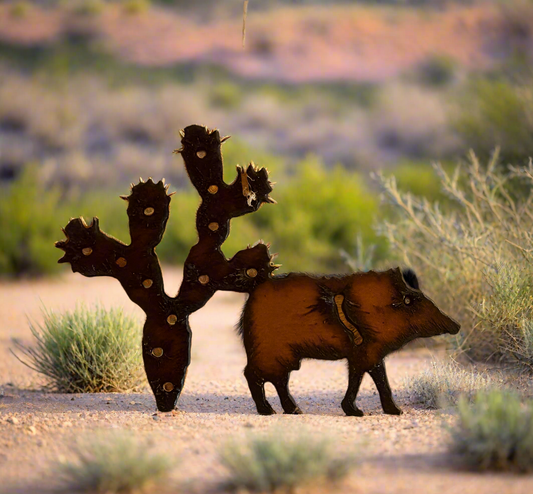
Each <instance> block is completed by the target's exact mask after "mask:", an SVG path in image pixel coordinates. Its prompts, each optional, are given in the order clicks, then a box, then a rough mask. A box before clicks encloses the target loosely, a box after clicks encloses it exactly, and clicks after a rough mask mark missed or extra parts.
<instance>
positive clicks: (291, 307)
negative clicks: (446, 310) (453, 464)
mask: <svg viewBox="0 0 533 494" xmlns="http://www.w3.org/2000/svg"><path fill="white" fill-rule="evenodd" d="M459 328H460V326H459V324H457V323H456V322H455V321H453V320H452V319H451V318H449V317H448V316H447V315H445V314H443V313H442V312H441V311H440V310H439V309H438V308H437V306H436V305H435V304H434V303H433V302H432V301H431V300H430V299H428V298H427V297H426V296H424V294H423V293H422V292H421V291H420V290H419V286H418V280H417V278H416V275H415V274H414V272H413V271H411V270H408V271H404V273H403V274H402V272H401V271H400V269H399V268H396V269H390V270H388V271H385V272H374V271H370V272H368V273H355V274H352V275H347V276H329V277H317V276H309V275H306V274H300V273H290V274H288V275H280V276H274V277H272V278H270V279H268V280H266V281H265V282H264V283H262V284H261V285H259V286H258V287H257V288H256V289H255V290H254V291H253V292H252V294H251V295H250V298H249V299H248V301H247V302H246V304H245V306H244V310H243V313H242V317H241V322H240V331H241V334H242V338H243V342H244V346H245V349H246V354H247V356H248V364H247V366H246V368H245V370H244V375H245V377H246V379H247V381H248V385H249V387H250V391H251V393H252V397H253V399H254V401H255V404H256V407H257V411H258V412H259V413H260V414H263V415H270V414H273V413H275V411H274V410H273V408H272V407H271V406H270V404H269V403H268V401H267V400H266V398H265V390H264V384H265V382H271V383H272V384H273V385H274V387H275V388H276V391H277V392H278V395H279V398H280V401H281V405H282V407H283V410H284V412H285V413H292V414H298V413H302V412H301V410H300V408H299V407H298V405H297V404H296V402H295V401H294V398H293V397H292V396H291V394H290V392H289V386H288V385H289V377H290V373H291V371H293V370H298V369H299V368H300V362H301V360H302V359H304V358H313V359H322V360H339V359H343V358H346V359H347V360H348V370H349V383H348V389H347V391H346V395H345V397H344V399H343V401H342V409H343V410H344V412H345V413H346V415H355V416H362V415H363V412H362V411H361V410H359V409H358V408H357V407H356V406H355V399H356V397H357V393H358V391H359V386H360V384H361V381H362V379H363V375H364V374H365V372H368V373H369V374H370V376H371V377H372V379H373V380H374V383H375V384H376V387H377V389H378V392H379V396H380V399H381V404H382V406H383V410H384V412H385V413H388V414H400V413H401V410H400V409H399V408H398V407H397V405H396V404H395V403H394V400H393V397H392V392H391V389H390V386H389V382H388V379H387V374H386V371H385V364H384V361H383V359H384V358H385V357H386V356H387V355H388V354H390V353H391V352H394V351H396V350H398V349H400V348H401V347H402V346H403V345H405V344H406V343H407V342H409V341H411V340H414V339H415V338H419V337H430V336H436V335H440V334H444V333H450V334H456V333H457V332H458V331H459Z"/></svg>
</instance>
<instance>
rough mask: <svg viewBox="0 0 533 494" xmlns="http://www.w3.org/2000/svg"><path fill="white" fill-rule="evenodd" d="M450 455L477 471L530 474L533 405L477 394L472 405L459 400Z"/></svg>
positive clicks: (500, 395) (503, 395)
mask: <svg viewBox="0 0 533 494" xmlns="http://www.w3.org/2000/svg"><path fill="white" fill-rule="evenodd" d="M451 434H452V445H451V447H452V451H454V452H456V453H458V454H459V455H461V456H462V457H463V458H464V460H465V461H466V462H467V464H468V465H470V466H471V467H473V468H476V469H479V470H512V471H518V472H531V471H533V403H529V404H528V405H527V406H523V405H522V403H521V402H520V398H519V397H518V396H516V395H515V394H510V393H502V392H498V391H492V392H490V393H480V394H479V395H478V396H476V398H475V400H474V403H473V404H470V403H469V402H468V400H466V399H465V398H462V399H460V400H459V421H458V424H457V425H456V426H455V427H454V428H453V429H452V431H451Z"/></svg>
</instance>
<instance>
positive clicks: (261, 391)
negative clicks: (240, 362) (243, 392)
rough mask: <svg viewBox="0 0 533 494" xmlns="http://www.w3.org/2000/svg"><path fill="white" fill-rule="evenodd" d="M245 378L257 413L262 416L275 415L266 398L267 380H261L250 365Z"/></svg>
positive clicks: (245, 372)
mask: <svg viewBox="0 0 533 494" xmlns="http://www.w3.org/2000/svg"><path fill="white" fill-rule="evenodd" d="M244 377H246V380H247V381H248V387H249V388H250V393H252V398H253V399H254V401H255V406H256V408H257V413H259V414H260V415H274V414H275V413H276V412H275V410H274V409H273V408H272V407H271V406H270V403H269V402H268V401H267V400H266V397H265V380H264V379H262V378H260V377H259V376H258V375H257V374H256V373H255V372H254V370H253V369H251V368H250V366H249V365H247V366H246V367H245V369H244Z"/></svg>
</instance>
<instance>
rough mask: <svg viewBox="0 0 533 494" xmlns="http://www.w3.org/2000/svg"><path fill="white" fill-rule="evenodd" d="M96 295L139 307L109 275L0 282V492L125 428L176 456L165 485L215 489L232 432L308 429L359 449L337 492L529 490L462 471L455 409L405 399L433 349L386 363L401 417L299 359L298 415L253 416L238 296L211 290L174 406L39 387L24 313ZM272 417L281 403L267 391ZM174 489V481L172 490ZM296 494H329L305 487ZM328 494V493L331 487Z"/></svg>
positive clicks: (195, 321) (330, 370) (336, 370)
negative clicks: (16, 349)
mask: <svg viewBox="0 0 533 494" xmlns="http://www.w3.org/2000/svg"><path fill="white" fill-rule="evenodd" d="M165 279H166V281H167V292H168V293H175V292H176V290H177V288H178V286H179V282H180V272H179V271H178V270H175V269H170V268H167V269H165ZM79 301H85V302H86V303H89V304H90V303H93V302H96V301H100V302H101V303H103V304H104V305H105V306H122V307H124V308H125V309H126V310H127V311H129V312H131V313H134V314H137V315H138V316H139V319H142V313H141V312H140V311H139V310H138V309H137V308H136V307H135V306H133V304H132V303H131V302H130V301H129V300H128V299H127V297H126V295H125V294H124V292H123V291H122V289H121V288H120V286H119V284H118V282H116V281H115V280H112V279H105V278H93V279H86V278H83V277H82V276H80V275H77V274H76V275H74V274H71V273H68V274H65V275H64V276H62V277H60V278H58V279H55V280H52V281H50V280H44V281H31V282H30V281H22V282H15V283H5V282H4V283H0V395H2V392H3V397H0V492H2V493H33V492H46V491H49V490H51V489H53V488H54V487H56V486H57V485H58V480H57V478H56V475H55V474H54V467H53V464H54V462H56V461H58V459H59V458H61V457H62V456H63V457H66V456H68V452H69V445H70V444H71V443H72V442H73V440H74V439H75V438H76V437H78V436H80V435H83V434H87V433H89V432H90V431H95V430H99V429H129V430H132V431H135V433H136V434H138V435H139V436H147V437H150V438H151V439H152V440H153V441H154V443H155V444H157V446H158V447H160V448H161V449H162V450H163V451H165V452H168V454H169V455H173V456H174V457H175V458H176V471H175V475H174V479H173V484H172V485H170V486H169V492H177V491H178V490H179V491H180V492H211V491H215V490H217V489H218V485H219V484H220V482H221V481H222V480H223V478H224V474H225V472H224V470H223V468H222V467H221V466H220V464H219V462H218V459H217V453H216V451H217V448H218V447H219V445H220V444H222V443H224V442H225V441H227V440H228V439H230V438H236V437H237V438H238V437H241V436H245V435H246V434H249V433H250V432H251V431H252V432H253V431H264V430H270V429H272V428H282V429H283V428H288V429H290V430H292V431H297V430H298V429H303V430H305V431H307V433H309V434H317V435H322V436H328V437H332V438H335V440H336V441H337V442H338V450H339V451H341V452H343V451H346V452H353V451H355V452H359V453H360V456H361V458H362V461H361V463H360V464H359V465H358V466H357V467H356V468H355V469H354V471H353V473H352V475H351V476H350V477H349V479H348V480H347V481H346V482H345V483H344V484H343V485H342V486H341V487H338V488H337V492H354V493H355V492H357V493H358V492H365V493H404V492H405V493H407V492H409V493H437V492H439V493H441V492H451V493H476V494H477V493H479V492H483V493H491V492H494V493H496V492H497V493H499V494H502V493H531V492H533V476H516V475H507V474H477V473H471V472H467V471H464V470H461V469H460V468H459V466H458V464H457V461H456V459H454V458H453V457H451V456H450V455H448V454H447V451H446V450H447V440H448V439H447V433H446V432H445V430H444V429H443V423H450V422H452V421H453V420H454V416H453V414H451V413H447V412H434V411H426V410H423V409H422V408H420V407H417V406H414V405H411V404H409V403H408V400H407V395H406V391H405V389H404V388H403V379H404V378H405V376H407V375H414V374H416V373H417V372H420V370H421V369H422V368H423V367H424V366H425V365H427V364H428V362H429V360H430V359H431V358H432V355H431V352H430V351H428V350H417V351H405V352H401V353H398V354H396V355H394V356H391V357H390V358H389V359H388V364H387V365H388V371H389V376H390V380H391V384H392V387H393V390H394V392H395V395H396V397H397V401H398V403H399V404H400V406H401V407H402V408H403V410H404V415H402V416H400V417H391V416H385V415H383V414H382V411H381V407H380V404H379V400H378V397H377V394H376V391H375V388H374V387H373V385H371V383H370V380H369V379H367V378H365V380H364V382H363V386H362V389H361V392H360V395H359V399H358V404H359V406H360V407H361V408H362V409H363V410H364V411H365V413H366V414H367V415H366V416H365V417H362V418H353V417H345V416H344V415H343V413H342V411H341V409H340V401H341V399H342V396H343V393H344V391H345V387H346V372H345V366H344V363H343V362H333V363H332V362H318V361H308V362H304V364H303V365H302V369H301V370H300V371H299V372H297V373H294V374H293V378H292V381H291V384H292V391H293V394H294V395H295V397H296V400H297V401H298V403H299V404H300V407H301V408H302V409H303V410H304V411H305V412H306V414H305V415H302V416H285V415H283V414H278V415H274V416H272V417H262V416H259V415H257V414H256V412H255V408H254V406H253V402H252V399H251V397H250V395H249V392H248V389H247V385H246V382H245V380H244V377H243V375H242V369H243V367H244V365H245V355H244V351H243V348H242V346H241V343H240V341H239V339H238V337H237V336H236V334H235V331H234V329H233V328H234V325H235V322H236V321H237V318H238V315H239V310H240V307H241V305H242V302H243V297H242V296H240V295H235V294H226V293H220V294H217V295H216V296H215V297H214V298H213V299H212V300H211V301H210V302H209V303H208V304H207V306H206V307H205V308H204V309H203V310H202V311H200V312H199V313H198V314H195V315H193V317H192V318H191V327H192V329H193V334H194V337H193V358H192V363H191V366H190V368H189V374H188V378H187V383H186V386H185V389H184V391H183V393H182V396H181V398H180V401H179V411H177V412H174V413H172V414H158V413H156V410H155V403H154V399H153V397H152V395H151V393H150V392H149V391H148V390H146V391H145V392H143V393H135V394H97V395H85V394H80V395H62V394H51V393H44V392H42V391H41V390H40V386H41V384H42V381H41V379H40V377H39V376H38V375H37V374H36V373H34V372H33V371H31V370H29V369H28V368H26V367H25V366H23V365H22V364H20V363H19V362H18V361H17V360H16V359H15V358H14V357H13V355H12V354H11V353H10V349H11V348H12V347H13V342H12V340H13V339H15V338H16V339H19V340H20V341H22V342H25V343H29V342H31V334H30V332H29V330H28V324H27V317H30V318H32V319H34V320H36V321H39V320H40V317H41V316H40V308H41V307H42V306H43V305H44V306H46V307H47V308H51V309H58V310H62V309H67V308H68V309H70V308H73V307H74V306H75V304H76V302H79ZM268 395H269V397H270V400H271V402H272V403H273V405H274V407H275V408H276V410H278V412H279V411H280V410H281V409H280V406H279V401H278V400H277V398H275V397H274V391H273V388H269V389H268ZM175 486H179V489H178V488H176V487H175ZM303 492H324V491H323V490H320V489H318V490H317V489H315V490H314V491H313V490H312V489H311V490H308V489H305V490H304V491H303ZM332 492H333V491H332Z"/></svg>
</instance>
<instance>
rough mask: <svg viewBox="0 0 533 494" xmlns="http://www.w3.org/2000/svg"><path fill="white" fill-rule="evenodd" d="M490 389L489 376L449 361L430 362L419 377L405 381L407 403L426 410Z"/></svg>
mask: <svg viewBox="0 0 533 494" xmlns="http://www.w3.org/2000/svg"><path fill="white" fill-rule="evenodd" d="M491 386H492V381H491V379H490V378H489V377H487V376H483V375H481V374H478V373H476V372H472V371H470V372H469V371H466V370H464V369H462V368H461V367H460V366H459V365H458V364H457V363H455V362H453V361H449V362H435V361H433V362H431V365H430V367H428V368H427V369H425V370H424V371H423V372H422V373H421V374H420V375H418V376H416V377H410V378H409V379H407V382H406V387H407V389H408V393H409V395H410V397H411V400H412V401H413V402H414V403H421V404H423V405H424V406H426V407H427V408H441V407H446V406H450V405H456V404H457V402H458V400H459V398H460V397H465V399H467V400H472V399H473V397H474V395H475V394H476V393H477V392H478V391H480V390H486V389H487V388H490V387H491Z"/></svg>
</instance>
